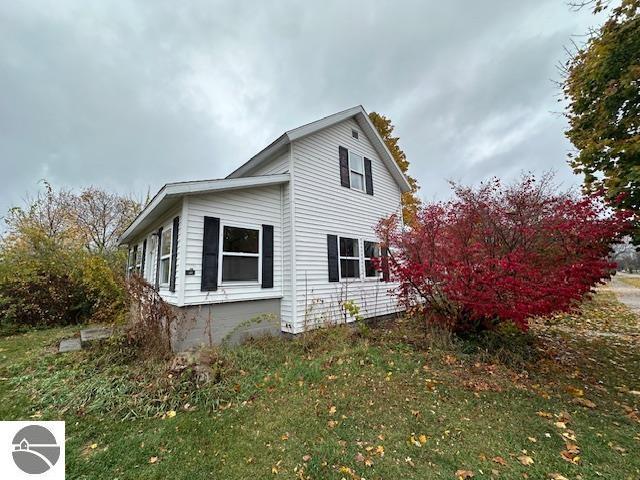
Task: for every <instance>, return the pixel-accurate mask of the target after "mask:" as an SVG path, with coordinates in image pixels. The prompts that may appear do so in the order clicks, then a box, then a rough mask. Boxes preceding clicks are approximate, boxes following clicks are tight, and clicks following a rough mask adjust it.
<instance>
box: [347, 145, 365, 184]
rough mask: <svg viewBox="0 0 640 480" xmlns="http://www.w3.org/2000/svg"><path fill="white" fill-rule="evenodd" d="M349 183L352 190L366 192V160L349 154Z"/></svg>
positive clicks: (354, 154) (351, 153)
mask: <svg viewBox="0 0 640 480" xmlns="http://www.w3.org/2000/svg"><path fill="white" fill-rule="evenodd" d="M349 181H350V183H351V188H354V189H356V190H361V191H364V158H363V157H361V156H360V155H358V154H356V153H353V152H349Z"/></svg>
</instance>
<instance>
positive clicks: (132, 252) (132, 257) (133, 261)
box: [127, 248, 136, 276]
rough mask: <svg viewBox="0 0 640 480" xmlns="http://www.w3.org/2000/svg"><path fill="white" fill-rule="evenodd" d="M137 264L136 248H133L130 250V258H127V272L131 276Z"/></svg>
mask: <svg viewBox="0 0 640 480" xmlns="http://www.w3.org/2000/svg"><path fill="white" fill-rule="evenodd" d="M135 265H136V251H135V249H133V248H132V249H130V250H129V258H128V260H127V272H128V274H129V276H131V274H132V273H133V272H134V269H135Z"/></svg>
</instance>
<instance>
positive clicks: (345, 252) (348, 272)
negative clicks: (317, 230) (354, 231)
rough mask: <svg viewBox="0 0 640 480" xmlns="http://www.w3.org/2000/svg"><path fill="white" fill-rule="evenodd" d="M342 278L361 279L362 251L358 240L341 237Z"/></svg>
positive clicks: (339, 254)
mask: <svg viewBox="0 0 640 480" xmlns="http://www.w3.org/2000/svg"><path fill="white" fill-rule="evenodd" d="M338 257H339V260H340V262H339V263H340V278H360V250H359V248H358V239H357V238H347V237H340V245H339V252H338Z"/></svg>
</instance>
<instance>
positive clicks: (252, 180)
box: [118, 173, 289, 245]
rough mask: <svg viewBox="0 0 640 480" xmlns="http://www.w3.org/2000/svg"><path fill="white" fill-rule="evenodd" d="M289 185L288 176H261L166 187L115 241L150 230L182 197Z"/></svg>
mask: <svg viewBox="0 0 640 480" xmlns="http://www.w3.org/2000/svg"><path fill="white" fill-rule="evenodd" d="M288 181H289V174H288V173H285V174H280V175H260V176H256V177H243V178H229V179H215V180H197V181H193V182H175V183H167V184H166V185H165V186H164V187H162V188H161V189H160V191H159V192H158V193H156V195H155V196H154V197H153V198H152V199H151V201H150V202H149V203H148V204H147V206H146V207H145V208H144V209H143V210H142V211H141V212H140V213H139V214H138V216H137V217H136V218H135V220H134V221H133V222H131V225H129V226H128V227H127V229H126V230H125V231H124V233H123V234H122V235H121V236H120V238H119V239H118V245H122V244H126V243H128V242H130V241H131V240H133V238H134V237H135V235H136V234H138V233H139V232H140V231H141V230H144V229H145V228H148V227H150V226H151V225H152V224H153V223H154V222H156V221H157V220H159V219H160V217H161V216H162V215H164V214H165V213H166V212H167V210H168V209H170V208H172V207H173V206H175V205H176V204H177V202H178V200H179V199H180V198H181V197H183V196H184V195H195V194H203V193H213V192H221V191H225V190H238V189H241V188H252V187H266V186H269V185H279V184H282V183H287V182H288Z"/></svg>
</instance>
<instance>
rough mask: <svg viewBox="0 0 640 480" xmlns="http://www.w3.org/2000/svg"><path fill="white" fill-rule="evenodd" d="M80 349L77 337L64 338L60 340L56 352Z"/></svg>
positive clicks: (80, 345)
mask: <svg viewBox="0 0 640 480" xmlns="http://www.w3.org/2000/svg"><path fill="white" fill-rule="evenodd" d="M80 349H82V344H81V343H80V339H79V338H65V339H64V340H62V341H61V342H60V347H59V348H58V352H60V353H65V352H75V351H78V350H80Z"/></svg>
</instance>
